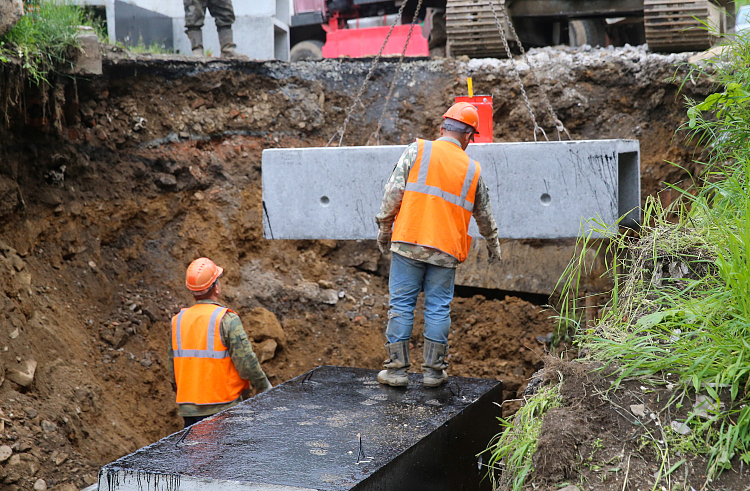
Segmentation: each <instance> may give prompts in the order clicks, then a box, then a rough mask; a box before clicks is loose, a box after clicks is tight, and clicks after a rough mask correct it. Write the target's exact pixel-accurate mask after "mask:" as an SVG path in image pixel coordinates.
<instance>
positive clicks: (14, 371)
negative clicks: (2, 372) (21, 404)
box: [6, 360, 37, 387]
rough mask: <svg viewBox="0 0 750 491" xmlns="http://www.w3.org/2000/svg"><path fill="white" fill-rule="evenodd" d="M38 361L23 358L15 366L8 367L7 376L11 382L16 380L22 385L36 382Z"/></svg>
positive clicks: (25, 385) (26, 385)
mask: <svg viewBox="0 0 750 491" xmlns="http://www.w3.org/2000/svg"><path fill="white" fill-rule="evenodd" d="M36 366H37V364H36V361H35V360H23V361H21V362H18V363H17V364H16V365H15V366H12V367H8V368H7V369H6V370H7V373H6V377H7V378H8V380H10V381H11V382H15V383H17V384H18V385H20V386H21V387H28V386H30V385H31V384H32V383H33V382H34V374H35V373H36Z"/></svg>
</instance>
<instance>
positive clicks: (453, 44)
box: [445, 0, 515, 58]
mask: <svg viewBox="0 0 750 491" xmlns="http://www.w3.org/2000/svg"><path fill="white" fill-rule="evenodd" d="M499 3H502V4H504V3H505V0H499ZM495 10H496V11H497V14H498V17H499V18H500V22H501V23H502V25H503V29H505V35H506V36H507V37H508V42H509V43H510V44H511V46H512V45H513V44H514V43H515V39H514V38H512V37H511V35H510V32H509V29H508V21H507V19H505V17H504V16H503V14H502V10H501V9H500V6H499V5H498V1H497V0H496V2H495ZM445 24H446V32H447V34H448V41H449V43H450V52H451V55H452V56H461V55H467V56H469V57H471V58H505V57H506V54H505V48H504V47H503V42H502V37H501V36H500V32H499V30H498V28H497V23H496V22H495V17H494V16H493V15H492V9H490V2H489V0H448V2H447V5H446V9H445Z"/></svg>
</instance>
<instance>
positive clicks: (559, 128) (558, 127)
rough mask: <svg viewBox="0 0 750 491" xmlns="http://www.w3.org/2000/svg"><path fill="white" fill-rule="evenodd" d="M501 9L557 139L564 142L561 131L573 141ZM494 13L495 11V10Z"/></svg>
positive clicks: (505, 13)
mask: <svg viewBox="0 0 750 491" xmlns="http://www.w3.org/2000/svg"><path fill="white" fill-rule="evenodd" d="M491 4H492V0H490V5H491ZM500 8H501V9H502V11H503V15H504V16H505V18H506V19H508V28H509V29H510V33H511V35H512V36H513V37H514V38H516V40H517V41H518V48H519V49H520V50H521V58H523V61H525V62H526V64H527V65H528V66H529V71H530V72H531V78H533V79H534V83H536V84H537V86H538V87H539V92H541V94H542V100H543V101H544V104H545V105H546V106H547V110H548V111H549V113H550V115H551V116H552V121H553V122H554V123H555V129H556V130H557V139H558V140H562V135H561V133H560V132H561V131H563V132H565V134H566V135H568V140H572V139H573V138H571V136H570V133H568V130H567V129H565V125H563V123H562V121H560V120H559V119H558V118H557V114H555V110H554V109H553V108H552V104H551V103H550V102H549V98H547V93H546V92H545V91H544V90H543V89H542V84H541V83H540V82H539V79H538V78H537V76H536V72H535V71H534V68H533V67H532V65H531V62H529V58H528V57H527V56H526V50H525V49H523V44H522V43H521V38H520V37H518V34H517V33H516V28H515V27H513V22H511V20H510V17H508V11H507V10H506V9H505V2H501V3H500ZM493 12H494V9H493Z"/></svg>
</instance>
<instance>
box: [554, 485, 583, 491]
mask: <svg viewBox="0 0 750 491" xmlns="http://www.w3.org/2000/svg"><path fill="white" fill-rule="evenodd" d="M557 491H581V489H580V488H579V487H578V486H576V485H575V484H568V485H567V486H565V487H564V488H560V489H558V490H557Z"/></svg>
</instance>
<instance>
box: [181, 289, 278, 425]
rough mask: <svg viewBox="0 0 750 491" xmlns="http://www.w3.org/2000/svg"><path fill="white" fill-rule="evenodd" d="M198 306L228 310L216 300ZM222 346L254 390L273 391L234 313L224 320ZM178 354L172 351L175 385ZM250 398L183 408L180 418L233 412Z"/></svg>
mask: <svg viewBox="0 0 750 491" xmlns="http://www.w3.org/2000/svg"><path fill="white" fill-rule="evenodd" d="M196 303H208V304H213V305H219V306H221V307H224V305H221V304H220V303H218V302H214V301H213V300H198V301H197V302H196ZM219 332H220V335H221V342H222V343H224V346H226V347H227V349H228V350H229V357H230V358H231V359H232V363H233V364H234V367H235V368H236V369H237V372H238V373H239V374H240V377H242V379H243V380H249V381H250V382H251V383H252V384H253V387H255V388H256V389H258V390H260V391H264V390H267V389H270V388H271V383H270V382H269V381H268V378H266V374H265V373H264V372H263V369H262V368H261V367H260V363H259V362H258V357H257V356H255V352H254V351H253V347H252V345H251V344H250V340H249V339H248V338H247V333H245V328H244V327H242V321H241V320H240V317H239V316H238V315H237V314H235V313H234V312H227V313H226V315H224V318H222V319H221V327H220V330H219ZM173 360H174V352H173V351H172V347H171V346H170V347H169V367H170V369H171V375H172V381H173V382H174V381H175V378H174V363H173ZM249 396H250V391H249V390H248V391H246V393H243V394H242V395H241V396H240V397H239V398H238V399H236V400H234V401H232V402H228V403H226V404H201V405H198V404H179V409H178V411H177V414H179V415H180V416H188V417H189V416H207V415H211V414H216V413H218V412H219V411H223V410H224V409H227V408H230V407H232V406H234V405H236V404H239V403H240V402H241V401H243V400H245V399H247V398H248V397H249Z"/></svg>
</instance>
